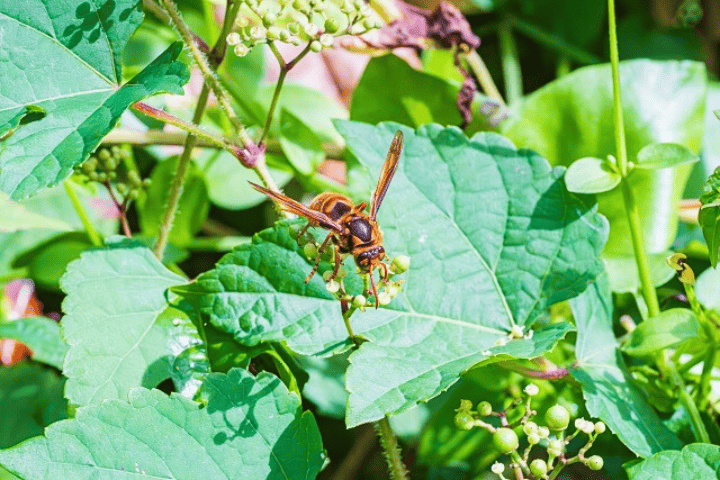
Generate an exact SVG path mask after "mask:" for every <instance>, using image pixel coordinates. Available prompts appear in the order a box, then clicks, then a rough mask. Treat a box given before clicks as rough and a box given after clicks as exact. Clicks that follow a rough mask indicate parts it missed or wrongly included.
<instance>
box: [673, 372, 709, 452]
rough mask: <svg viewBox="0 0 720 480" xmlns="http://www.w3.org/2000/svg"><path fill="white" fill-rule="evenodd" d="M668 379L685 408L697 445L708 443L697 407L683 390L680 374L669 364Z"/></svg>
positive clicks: (683, 385)
mask: <svg viewBox="0 0 720 480" xmlns="http://www.w3.org/2000/svg"><path fill="white" fill-rule="evenodd" d="M667 367H668V371H669V373H670V378H671V379H672V382H673V384H674V385H675V386H676V388H677V389H678V395H679V396H680V403H682V405H683V406H684V407H685V410H686V411H687V413H688V416H689V417H690V426H691V427H692V431H693V435H694V436H695V440H696V441H697V442H699V443H710V436H709V435H708V433H707V430H706V429H705V424H703V421H702V418H700V412H699V411H698V408H697V405H695V402H693V399H692V398H691V397H690V394H689V393H688V392H687V390H685V383H684V382H683V380H682V377H680V374H679V373H678V372H677V370H676V369H675V365H673V364H672V363H670V364H669V365H668V366H667Z"/></svg>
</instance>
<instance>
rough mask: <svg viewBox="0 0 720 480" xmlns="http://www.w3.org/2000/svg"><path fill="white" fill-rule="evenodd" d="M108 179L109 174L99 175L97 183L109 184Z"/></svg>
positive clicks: (102, 173)
mask: <svg viewBox="0 0 720 480" xmlns="http://www.w3.org/2000/svg"><path fill="white" fill-rule="evenodd" d="M107 179H108V175H107V173H105V172H101V173H98V174H97V180H96V181H97V182H100V183H105V182H107Z"/></svg>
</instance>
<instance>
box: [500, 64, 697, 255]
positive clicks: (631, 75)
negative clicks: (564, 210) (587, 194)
mask: <svg viewBox="0 0 720 480" xmlns="http://www.w3.org/2000/svg"><path fill="white" fill-rule="evenodd" d="M620 82H621V84H620V88H621V90H622V100H623V113H624V116H625V136H626V139H627V153H628V158H630V159H633V158H636V157H637V154H638V152H639V151H640V149H641V148H642V147H644V146H646V145H648V144H651V143H676V144H680V145H683V146H685V147H687V148H688V149H689V150H690V151H692V152H698V151H699V150H700V147H701V146H702V137H703V118H704V110H705V94H706V90H707V88H706V87H707V85H706V83H707V82H706V74H705V66H704V65H703V64H702V63H698V62H689V61H684V62H674V61H668V62H658V61H650V60H634V61H628V62H622V63H621V64H620ZM659 106H662V107H661V108H660V107H659ZM612 109H613V92H612V82H611V72H610V65H607V64H606V65H597V66H592V67H585V68H581V69H578V70H576V71H574V72H573V73H571V74H568V75H565V76H563V77H562V78H560V79H558V80H556V81H554V82H552V83H550V84H548V85H546V86H545V87H543V88H541V89H539V90H537V91H536V92H534V93H533V94H531V95H529V96H528V97H527V98H526V100H525V102H524V103H523V104H522V106H521V107H520V109H519V111H518V115H517V116H516V117H514V118H513V119H511V120H509V121H508V122H506V123H505V124H503V131H504V133H505V135H507V136H508V137H509V138H510V139H511V140H512V141H513V142H515V144H516V145H518V146H520V147H528V148H532V149H533V150H536V151H537V152H539V153H540V154H541V155H543V156H545V157H546V158H547V159H548V160H549V161H550V163H551V164H553V165H565V166H568V165H570V164H571V163H572V162H573V161H574V160H575V159H577V158H583V157H597V158H607V156H608V155H616V154H617V152H616V148H615V140H614V138H615V136H614V123H613V116H612V115H611V112H612ZM691 169H692V166H690V165H684V166H681V167H678V168H668V169H662V170H636V171H634V172H633V174H632V175H631V176H630V177H629V181H630V185H631V187H632V190H633V192H634V195H635V199H636V203H637V205H638V210H639V211H640V217H641V224H642V225H643V234H644V235H643V237H644V239H645V243H646V247H647V250H648V251H649V252H650V253H657V252H661V251H664V250H667V249H668V248H669V247H670V245H671V244H672V242H673V240H674V239H675V234H676V230H677V219H678V202H679V200H680V199H681V198H682V193H683V189H684V187H685V183H686V181H687V178H688V176H689V173H690V171H691ZM598 204H599V205H600V213H602V214H603V215H604V216H605V217H606V218H607V219H608V220H609V221H610V236H609V240H608V243H607V245H606V247H605V253H609V254H612V255H619V254H622V255H633V249H632V242H631V241H630V238H631V235H630V229H629V225H628V223H627V214H626V213H625V207H624V201H623V198H622V192H620V191H619V190H613V191H611V192H606V193H602V194H600V195H598Z"/></svg>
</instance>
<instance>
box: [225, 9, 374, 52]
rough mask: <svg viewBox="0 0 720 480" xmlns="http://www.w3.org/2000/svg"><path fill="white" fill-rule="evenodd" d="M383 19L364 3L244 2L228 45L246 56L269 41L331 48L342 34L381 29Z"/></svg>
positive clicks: (229, 35)
mask: <svg viewBox="0 0 720 480" xmlns="http://www.w3.org/2000/svg"><path fill="white" fill-rule="evenodd" d="M381 26H382V23H381V21H380V17H379V16H378V15H377V14H376V13H375V12H374V11H373V10H372V9H371V8H370V6H369V5H368V4H367V3H365V1H364V0H243V4H242V6H241V8H240V12H239V14H238V17H237V19H236V20H235V27H236V29H235V31H233V32H231V33H230V34H228V36H227V43H228V45H230V46H232V47H233V51H234V52H235V54H236V55H238V56H240V57H243V56H245V55H247V54H248V53H249V52H250V50H252V48H253V47H255V46H256V45H259V44H263V43H268V42H282V43H288V44H292V45H308V46H309V48H310V49H311V50H312V51H314V52H320V51H321V50H323V49H324V48H328V47H332V46H333V44H334V43H335V38H337V37H340V36H342V35H362V34H364V33H366V32H368V31H370V30H373V29H376V28H380V27H381Z"/></svg>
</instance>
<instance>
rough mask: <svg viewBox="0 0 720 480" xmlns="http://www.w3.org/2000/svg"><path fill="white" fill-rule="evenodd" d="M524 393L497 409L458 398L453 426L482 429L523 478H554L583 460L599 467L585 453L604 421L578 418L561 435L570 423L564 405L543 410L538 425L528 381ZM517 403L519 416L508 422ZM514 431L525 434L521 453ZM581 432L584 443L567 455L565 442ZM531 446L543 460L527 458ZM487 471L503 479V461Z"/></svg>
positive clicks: (532, 389)
mask: <svg viewBox="0 0 720 480" xmlns="http://www.w3.org/2000/svg"><path fill="white" fill-rule="evenodd" d="M524 392H525V394H526V395H527V398H526V399H525V400H524V401H523V399H516V400H515V401H513V403H512V404H511V405H510V406H509V407H508V408H506V409H505V410H503V411H500V412H495V411H493V408H492V406H491V405H490V403H489V402H486V401H482V402H480V403H478V405H477V407H476V408H475V409H474V410H473V404H472V402H471V401H470V400H461V401H460V407H459V408H458V409H457V410H456V412H457V413H456V415H455V425H456V426H457V427H458V428H459V429H461V430H470V429H472V428H484V429H486V430H488V431H489V432H491V433H492V442H493V446H494V447H495V449H496V450H497V451H498V452H500V453H501V454H504V455H508V456H510V459H511V462H510V464H509V467H510V469H511V470H514V469H517V468H519V469H521V470H522V471H523V473H524V475H525V478H529V479H536V480H537V479H548V478H551V477H552V478H555V476H556V475H557V473H558V472H559V471H560V470H562V469H563V468H564V467H565V466H566V465H569V464H572V463H578V462H579V463H584V464H585V465H587V466H588V467H589V468H590V469H591V470H600V469H602V467H603V459H602V457H600V456H599V455H593V456H591V457H586V456H585V454H586V453H587V451H588V450H589V449H590V447H592V444H593V442H594V441H595V439H596V438H597V436H598V435H600V434H601V433H603V432H605V429H606V427H605V424H604V423H602V422H596V423H593V422H591V421H588V420H585V419H584V418H578V419H576V420H575V423H574V425H575V432H574V433H572V434H571V435H565V430H566V429H567V428H568V426H569V425H570V412H569V411H568V409H567V408H565V407H564V406H562V405H560V404H556V405H554V406H552V407H550V408H549V409H548V410H547V411H546V412H545V415H544V416H543V419H544V423H545V425H538V423H537V421H535V418H536V417H537V412H536V411H534V410H532V409H531V408H530V400H531V398H532V397H533V396H535V395H536V394H537V393H538V387H537V386H536V385H534V384H530V385H528V386H527V387H525V389H524ZM520 406H524V412H522V418H520V419H519V420H517V421H515V422H513V423H510V422H509V421H508V414H512V413H513V412H516V409H517V408H518V407H520ZM519 414H520V412H517V415H519ZM488 417H494V418H495V421H494V424H495V425H497V419H500V423H501V426H499V427H496V426H494V425H493V424H492V423H490V419H489V418H488ZM518 433H522V434H524V435H525V437H526V441H527V445H528V446H527V448H525V450H524V452H522V454H521V453H520V452H519V448H520V443H521V442H520V438H519V437H518ZM581 433H582V434H585V435H587V437H588V440H587V442H586V444H585V445H584V446H583V447H582V448H580V450H579V451H578V453H577V455H575V456H572V457H571V456H568V455H567V445H568V444H569V443H570V441H571V440H572V439H573V438H575V437H576V436H578V435H579V434H581ZM535 445H538V446H539V447H541V448H543V449H545V450H546V451H547V460H544V459H542V458H536V459H535V460H533V461H529V458H530V452H531V450H532V449H533V447H535ZM490 470H491V471H492V472H493V473H494V474H496V475H497V476H499V477H500V478H501V479H502V480H506V477H505V476H504V473H503V472H505V465H504V464H502V463H500V462H495V463H494V464H493V465H492V467H491V469H490Z"/></svg>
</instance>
